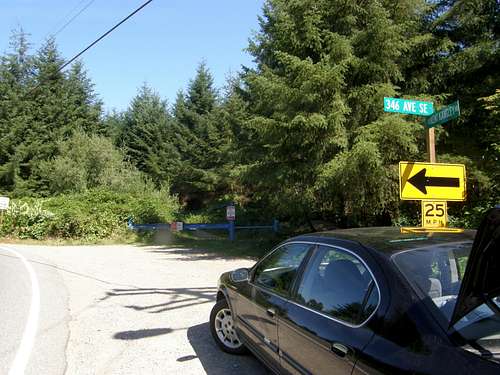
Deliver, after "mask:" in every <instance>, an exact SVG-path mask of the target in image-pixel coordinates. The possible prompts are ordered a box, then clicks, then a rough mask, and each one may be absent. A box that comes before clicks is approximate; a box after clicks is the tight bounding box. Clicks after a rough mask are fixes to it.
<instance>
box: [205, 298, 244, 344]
mask: <svg viewBox="0 0 500 375" xmlns="http://www.w3.org/2000/svg"><path fill="white" fill-rule="evenodd" d="M210 332H211V333H212V337H213V338H214V340H215V342H216V344H217V346H218V347H219V348H221V349H222V350H223V351H225V352H226V353H230V354H244V353H246V352H247V349H246V348H245V346H244V345H243V343H242V342H241V341H240V339H239V338H238V334H237V333H236V329H235V327H234V322H233V317H232V312H231V309H230V308H229V305H228V304H227V301H226V299H225V298H223V299H221V300H219V301H217V303H216V304H215V305H214V307H213V308H212V312H211V313H210Z"/></svg>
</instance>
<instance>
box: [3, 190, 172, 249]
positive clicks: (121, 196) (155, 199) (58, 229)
mask: <svg viewBox="0 0 500 375" xmlns="http://www.w3.org/2000/svg"><path fill="white" fill-rule="evenodd" d="M178 209H179V206H178V203H177V200H176V198H175V197H173V196H171V195H170V194H169V193H168V190H166V189H163V190H160V191H155V190H152V189H146V190H144V191H143V192H142V193H141V194H134V193H119V192H111V191H107V190H102V189H97V190H89V191H86V192H84V193H76V194H66V195H59V196H56V197H52V198H43V199H36V198H25V199H21V200H14V201H13V202H12V204H11V206H10V208H9V210H7V211H6V213H5V215H4V219H3V221H2V223H1V224H0V235H2V236H11V237H17V238H22V239H24V238H32V239H44V238H48V237H50V238H64V239H79V240H84V241H96V240H100V239H107V238H120V237H122V236H124V235H125V234H126V233H125V232H126V231H127V220H128V219H129V218H132V219H133V220H134V222H137V223H154V222H170V221H172V220H173V219H174V216H175V215H177V212H178Z"/></svg>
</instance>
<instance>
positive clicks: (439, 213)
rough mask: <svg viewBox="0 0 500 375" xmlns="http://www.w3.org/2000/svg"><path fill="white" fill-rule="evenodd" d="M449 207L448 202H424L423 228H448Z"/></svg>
mask: <svg viewBox="0 0 500 375" xmlns="http://www.w3.org/2000/svg"><path fill="white" fill-rule="evenodd" d="M447 225H448V207H447V204H446V201H422V227H423V228H446V226H447Z"/></svg>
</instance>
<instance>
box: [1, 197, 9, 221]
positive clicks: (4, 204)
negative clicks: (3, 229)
mask: <svg viewBox="0 0 500 375" xmlns="http://www.w3.org/2000/svg"><path fill="white" fill-rule="evenodd" d="M9 203H10V198H9V197H0V224H2V222H3V212H4V211H5V210H7V209H8V208H9Z"/></svg>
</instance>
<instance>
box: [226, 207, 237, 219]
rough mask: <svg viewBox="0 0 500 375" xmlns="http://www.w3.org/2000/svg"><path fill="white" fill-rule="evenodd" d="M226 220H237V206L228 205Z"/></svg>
mask: <svg viewBox="0 0 500 375" xmlns="http://www.w3.org/2000/svg"><path fill="white" fill-rule="evenodd" d="M226 220H229V221H234V220H236V207H234V206H227V207H226Z"/></svg>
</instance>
